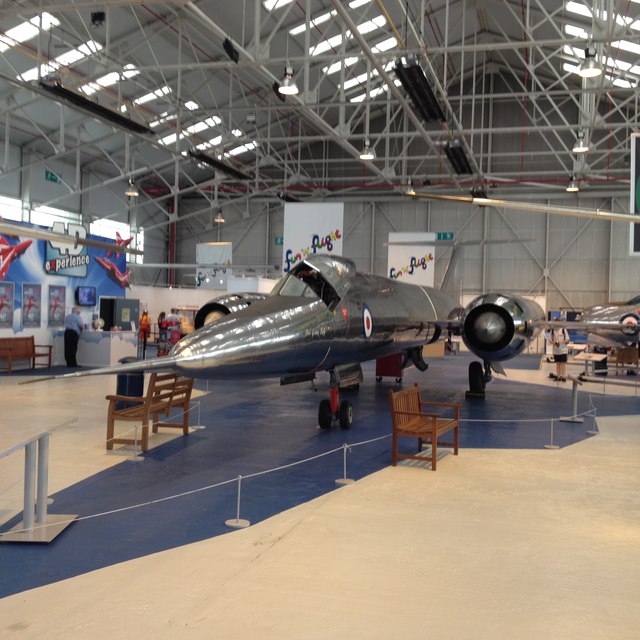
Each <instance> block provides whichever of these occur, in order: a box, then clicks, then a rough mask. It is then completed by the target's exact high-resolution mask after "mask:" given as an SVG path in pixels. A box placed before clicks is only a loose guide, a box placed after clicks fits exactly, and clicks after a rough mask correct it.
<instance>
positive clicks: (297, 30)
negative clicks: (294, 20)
mask: <svg viewBox="0 0 640 640" xmlns="http://www.w3.org/2000/svg"><path fill="white" fill-rule="evenodd" d="M336 15H337V11H336V10H335V9H334V10H333V11H327V13H323V14H321V15H319V16H316V17H315V18H311V21H310V22H311V27H312V28H313V27H317V26H318V25H319V24H322V23H323V22H328V21H329V20H331V18H333V17H334V16H336ZM306 29H307V23H306V22H303V23H302V24H299V25H298V26H297V27H294V28H293V29H290V30H289V33H290V34H291V35H292V36H297V35H300V34H301V33H304V32H305V31H306Z"/></svg>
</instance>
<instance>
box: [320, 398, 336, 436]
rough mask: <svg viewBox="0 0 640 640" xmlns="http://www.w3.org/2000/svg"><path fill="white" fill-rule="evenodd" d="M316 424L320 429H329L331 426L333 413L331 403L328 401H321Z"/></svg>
mask: <svg viewBox="0 0 640 640" xmlns="http://www.w3.org/2000/svg"><path fill="white" fill-rule="evenodd" d="M318 424H319V425H320V428H321V429H331V425H332V424H333V412H332V411H331V403H330V402H329V401H328V400H321V401H320V406H319V407H318Z"/></svg>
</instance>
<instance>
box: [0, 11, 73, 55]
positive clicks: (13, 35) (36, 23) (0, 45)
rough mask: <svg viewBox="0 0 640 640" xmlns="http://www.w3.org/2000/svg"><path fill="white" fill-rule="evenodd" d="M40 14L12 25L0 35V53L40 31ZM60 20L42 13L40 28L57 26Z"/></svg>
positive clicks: (47, 29)
mask: <svg viewBox="0 0 640 640" xmlns="http://www.w3.org/2000/svg"><path fill="white" fill-rule="evenodd" d="M40 24H41V23H40V16H36V17H35V18H31V20H27V22H23V23H22V24H19V25H17V26H16V27H12V28H11V29H9V30H8V31H6V32H5V33H4V34H2V35H0V53H3V52H4V51H6V50H7V49H11V48H12V47H15V46H16V45H18V44H20V43H21V42H26V41H27V40H31V39H32V38H35V37H36V36H37V35H38V33H39V31H40ZM59 24H60V22H59V21H58V20H57V19H56V18H54V17H53V16H52V15H51V14H50V13H46V12H45V13H43V14H42V30H43V31H49V30H50V29H51V27H57V26H58V25H59Z"/></svg>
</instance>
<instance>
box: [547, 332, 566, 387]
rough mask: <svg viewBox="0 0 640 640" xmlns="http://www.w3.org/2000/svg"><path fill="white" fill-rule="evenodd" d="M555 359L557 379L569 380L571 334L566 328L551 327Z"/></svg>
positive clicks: (561, 380)
mask: <svg viewBox="0 0 640 640" xmlns="http://www.w3.org/2000/svg"><path fill="white" fill-rule="evenodd" d="M551 346H552V347H553V361H554V362H555V363H556V380H557V381H558V382H566V381H567V377H566V376H567V354H568V353H569V334H568V333H567V330H566V329H551Z"/></svg>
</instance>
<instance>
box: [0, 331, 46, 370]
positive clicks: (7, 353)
mask: <svg viewBox="0 0 640 640" xmlns="http://www.w3.org/2000/svg"><path fill="white" fill-rule="evenodd" d="M36 349H43V351H36ZM51 349H52V345H50V344H35V339H34V337H33V336H19V337H15V338H0V360H6V361H7V366H6V369H7V371H8V372H9V373H11V372H12V370H13V362H14V361H15V360H30V361H31V368H32V369H35V368H36V360H37V359H39V358H46V360H47V363H46V364H42V365H40V366H42V367H48V368H49V369H50V368H51Z"/></svg>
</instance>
